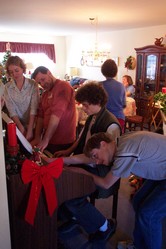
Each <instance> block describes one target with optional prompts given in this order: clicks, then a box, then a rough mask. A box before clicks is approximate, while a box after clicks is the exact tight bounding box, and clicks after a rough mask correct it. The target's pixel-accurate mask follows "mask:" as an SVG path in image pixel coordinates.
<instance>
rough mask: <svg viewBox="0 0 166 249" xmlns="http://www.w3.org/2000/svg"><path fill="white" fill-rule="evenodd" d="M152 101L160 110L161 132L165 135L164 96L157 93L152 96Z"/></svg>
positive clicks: (165, 108)
mask: <svg viewBox="0 0 166 249" xmlns="http://www.w3.org/2000/svg"><path fill="white" fill-rule="evenodd" d="M154 101H155V102H156V103H158V105H159V107H160V110H161V117H162V120H163V132H164V135H166V94H165V93H162V92H159V93H156V94H155V95H154Z"/></svg>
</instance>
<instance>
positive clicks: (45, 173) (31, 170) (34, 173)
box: [21, 158, 63, 225]
mask: <svg viewBox="0 0 166 249" xmlns="http://www.w3.org/2000/svg"><path fill="white" fill-rule="evenodd" d="M62 169H63V159H62V158H58V159H57V160H55V161H53V162H51V163H49V164H48V165H45V166H39V165H37V164H36V163H35V162H33V161H30V160H28V159H26V160H25V161H24V163H23V165H22V170H21V176H22V180H23V182H24V183H25V184H26V183H29V182H32V187H31V191H30V197H29V201H28V206H27V210H26V214H25V220H26V221H27V222H28V223H30V224H31V225H33V224H34V217H35V213H36V209H37V205H38V200H39V196H40V192H41V189H42V186H43V187H44V190H45V195H46V201H47V206H48V212H49V215H50V216H52V214H53V212H54V210H55V208H56V207H57V205H58V203H57V195H56V189H55V183H54V180H53V178H56V179H57V178H58V177H59V176H60V175H61V173H62Z"/></svg>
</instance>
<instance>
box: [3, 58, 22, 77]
mask: <svg viewBox="0 0 166 249" xmlns="http://www.w3.org/2000/svg"><path fill="white" fill-rule="evenodd" d="M10 65H15V66H18V67H20V68H22V69H23V73H26V65H25V63H24V61H23V60H22V59H21V58H20V57H19V56H10V57H9V58H8V59H7V61H6V64H5V68H6V71H7V73H8V74H9V75H10V72H9V66H10Z"/></svg>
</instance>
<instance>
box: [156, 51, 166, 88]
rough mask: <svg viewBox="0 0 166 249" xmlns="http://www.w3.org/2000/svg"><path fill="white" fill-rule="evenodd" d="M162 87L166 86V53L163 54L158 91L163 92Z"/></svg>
mask: <svg viewBox="0 0 166 249" xmlns="http://www.w3.org/2000/svg"><path fill="white" fill-rule="evenodd" d="M162 87H166V54H162V55H161V63H160V79H159V89H157V90H158V92H162Z"/></svg>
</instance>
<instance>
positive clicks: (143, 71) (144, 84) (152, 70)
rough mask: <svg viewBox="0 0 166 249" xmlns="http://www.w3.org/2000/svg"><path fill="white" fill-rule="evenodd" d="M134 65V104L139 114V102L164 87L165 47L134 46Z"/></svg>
mask: <svg viewBox="0 0 166 249" xmlns="http://www.w3.org/2000/svg"><path fill="white" fill-rule="evenodd" d="M135 51H136V56H137V67H136V82H135V86H136V97H135V99H136V104H137V108H138V114H140V113H139V112H140V110H139V106H140V102H142V101H148V99H149V97H150V96H153V95H154V94H156V93H158V92H160V91H162V87H166V47H164V46H156V45H149V46H145V47H141V48H135Z"/></svg>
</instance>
